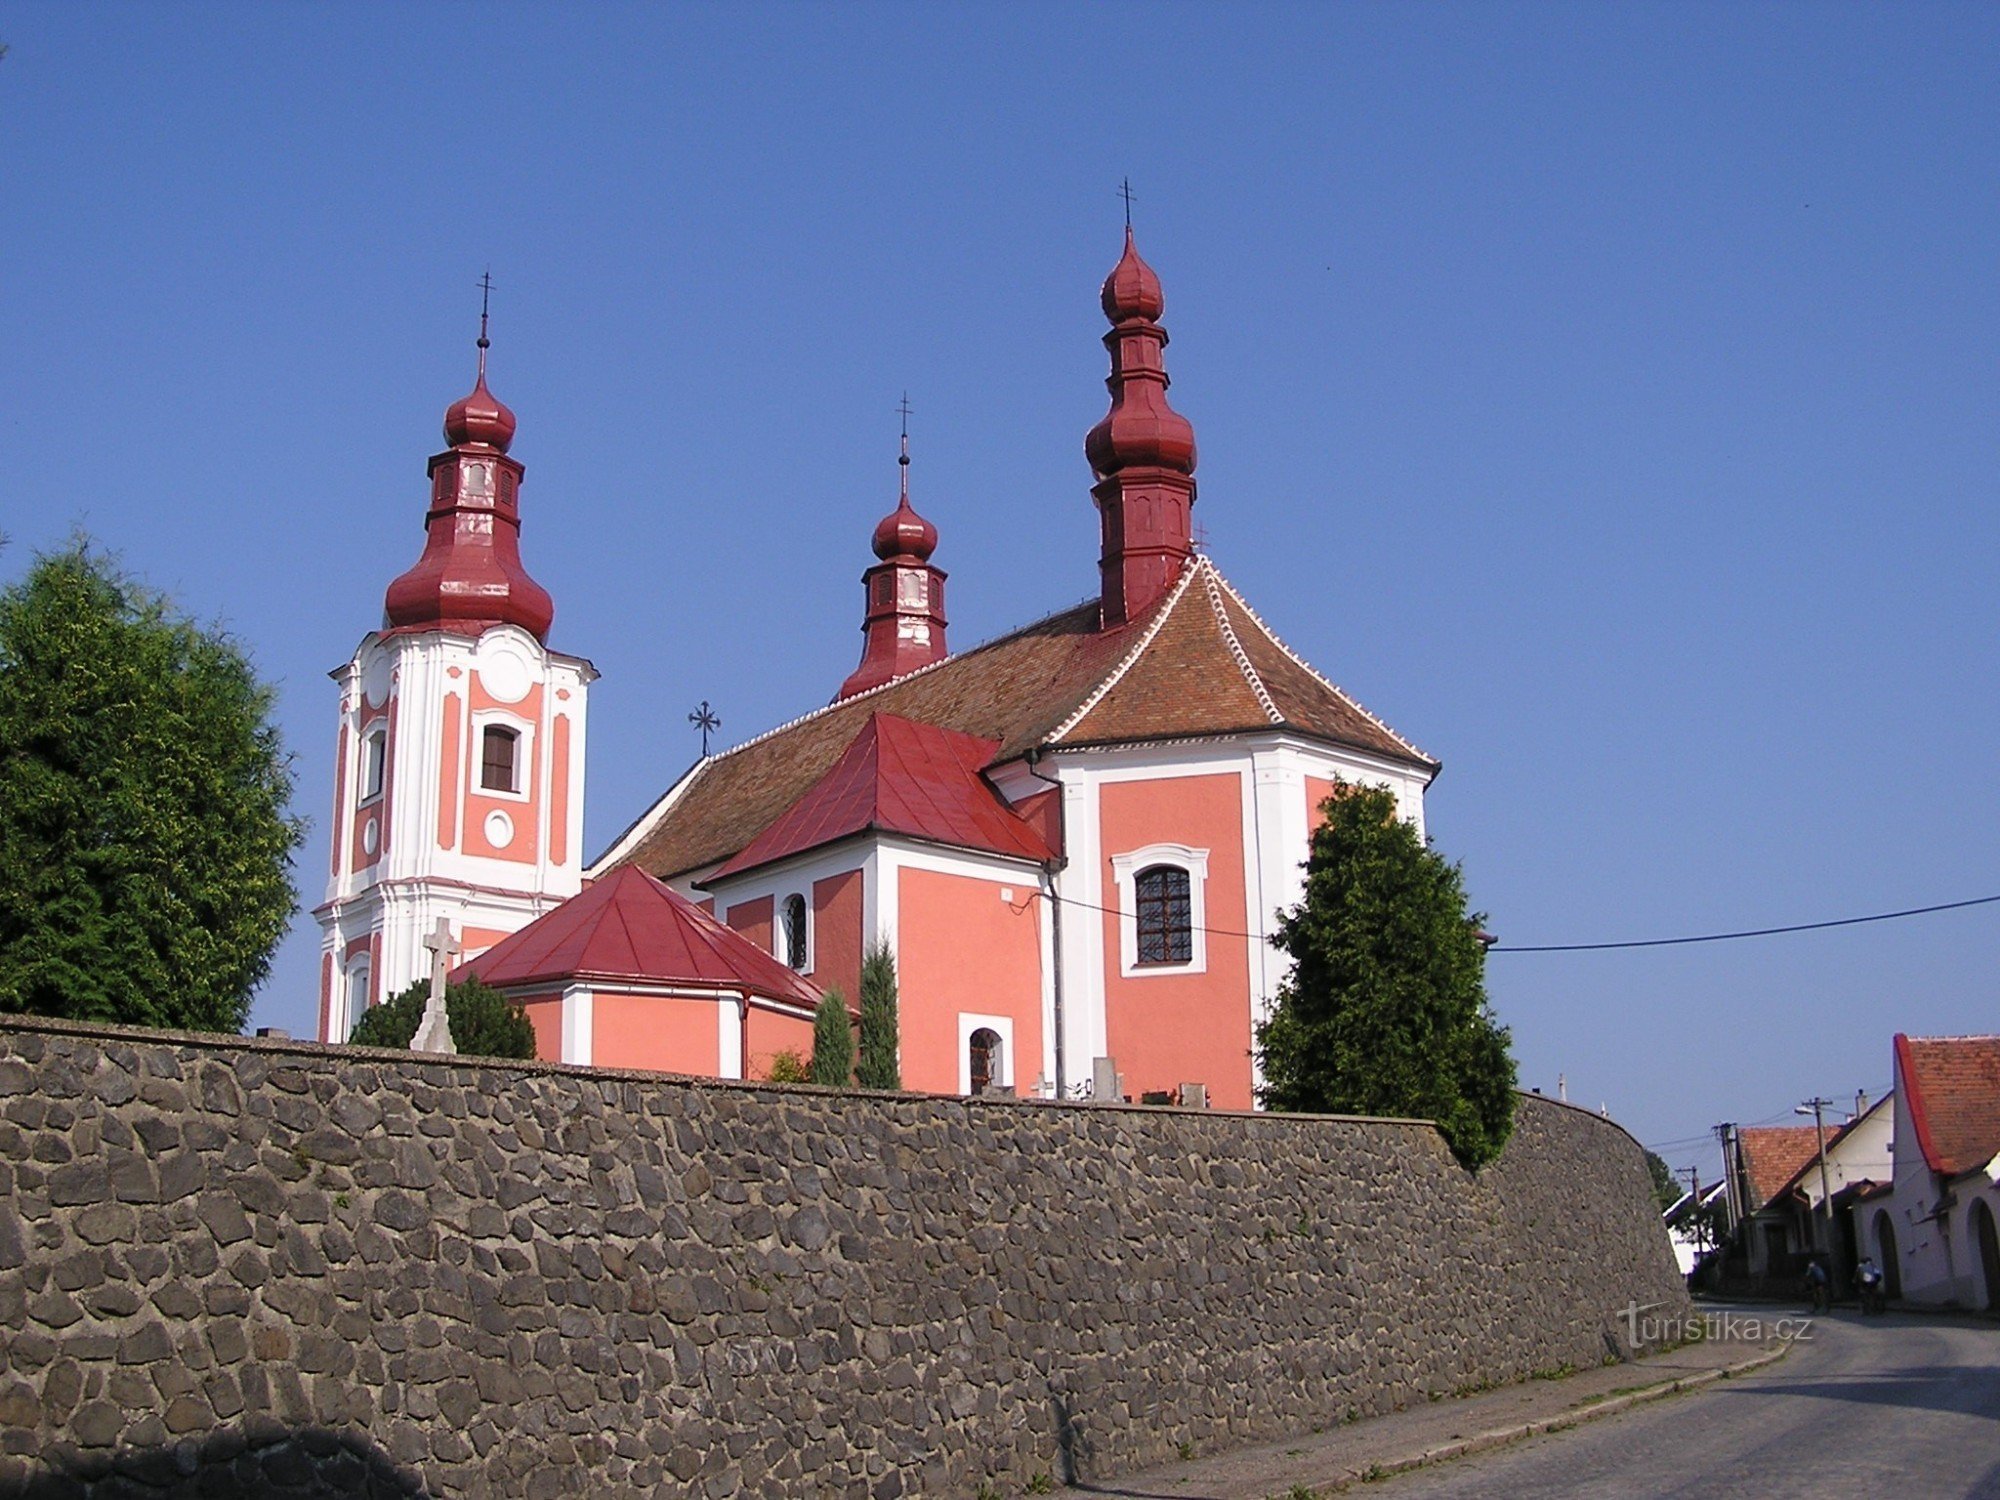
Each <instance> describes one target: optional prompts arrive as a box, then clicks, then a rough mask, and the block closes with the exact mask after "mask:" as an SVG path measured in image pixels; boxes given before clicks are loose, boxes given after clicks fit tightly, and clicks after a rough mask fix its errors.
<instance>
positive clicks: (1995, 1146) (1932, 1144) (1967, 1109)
mask: <svg viewBox="0 0 2000 1500" xmlns="http://www.w3.org/2000/svg"><path fill="white" fill-rule="evenodd" d="M1896 1073H1897V1075H1898V1080H1899V1081H1898V1084H1897V1087H1899V1088H1900V1089H1902V1091H1903V1098H1904V1100H1905V1101H1906V1102H1907V1103H1908V1105H1909V1109H1910V1122H1911V1124H1913V1125H1914V1126H1915V1127H1916V1132H1917V1145H1918V1146H1919V1147H1920V1148H1921V1149H1922V1151H1923V1153H1924V1161H1925V1162H1926V1163H1927V1164H1928V1165H1929V1167H1930V1169H1931V1170H1932V1171H1933V1172H1938V1173H1941V1174H1942V1175H1944V1176H1946V1177H1956V1176H1958V1175H1959V1174H1960V1173H1961V1172H1970V1171H1972V1170H1973V1169H1974V1168H1977V1167H1983V1166H1985V1165H1986V1164H1987V1163H1988V1162H1990V1161H1991V1160H1993V1158H1994V1157H1995V1156H2000V1036H1904V1035H1902V1034H1901V1033H1898V1034H1897V1036H1896Z"/></svg>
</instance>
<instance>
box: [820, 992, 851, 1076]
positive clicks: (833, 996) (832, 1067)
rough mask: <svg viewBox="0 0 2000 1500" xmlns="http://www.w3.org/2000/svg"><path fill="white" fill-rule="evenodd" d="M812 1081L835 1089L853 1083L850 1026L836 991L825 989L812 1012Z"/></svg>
mask: <svg viewBox="0 0 2000 1500" xmlns="http://www.w3.org/2000/svg"><path fill="white" fill-rule="evenodd" d="M812 1081H813V1082H814V1083H823V1084H826V1085H828V1086H829V1087H831V1088H837V1089H844V1088H850V1087H852V1086H853V1083H854V1023H853V1022H851V1021H849V1020H848V1018H847V997H846V996H844V995H842V994H841V993H840V991H839V990H828V991H827V992H826V998H825V999H823V1000H821V1001H820V1003H819V1009H818V1010H816V1011H814V1012H813V1055H812Z"/></svg>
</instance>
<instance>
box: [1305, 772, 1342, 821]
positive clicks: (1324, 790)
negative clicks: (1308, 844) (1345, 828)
mask: <svg viewBox="0 0 2000 1500" xmlns="http://www.w3.org/2000/svg"><path fill="white" fill-rule="evenodd" d="M1339 785H1340V783H1339V782H1337V781H1322V780H1320V778H1319V777H1317V776H1308V777H1307V778H1306V833H1307V835H1308V836H1311V835H1312V834H1314V833H1317V832H1318V831H1319V825H1320V824H1322V823H1324V822H1325V821H1326V814H1325V813H1323V812H1321V811H1320V810H1319V805H1320V804H1321V803H1322V802H1324V801H1326V799H1327V798H1329V797H1331V796H1332V795H1333V791H1334V788H1335V787H1337V786H1339Z"/></svg>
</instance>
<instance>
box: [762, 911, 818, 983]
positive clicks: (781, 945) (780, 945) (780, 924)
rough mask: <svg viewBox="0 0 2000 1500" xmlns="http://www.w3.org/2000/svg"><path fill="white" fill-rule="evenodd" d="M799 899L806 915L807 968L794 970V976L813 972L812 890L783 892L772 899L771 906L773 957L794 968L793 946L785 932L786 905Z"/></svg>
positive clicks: (788, 967) (787, 966)
mask: <svg viewBox="0 0 2000 1500" xmlns="http://www.w3.org/2000/svg"><path fill="white" fill-rule="evenodd" d="M795 896H796V897H797V898H798V900H799V902H800V905H801V910H802V911H803V912H804V914H805V924H806V931H805V939H806V941H805V959H806V961H805V967H804V968H802V969H792V972H793V973H794V974H810V973H812V971H813V902H812V892H811V891H810V890H804V891H798V890H792V891H781V892H779V894H778V895H777V896H775V897H774V898H772V904H771V956H772V957H773V958H775V959H777V961H778V962H779V963H781V964H783V965H784V966H785V967H786V968H787V969H791V968H792V956H791V945H790V943H789V942H788V941H787V935H786V932H785V903H786V902H787V901H790V900H791V899H792V898H793V897H795Z"/></svg>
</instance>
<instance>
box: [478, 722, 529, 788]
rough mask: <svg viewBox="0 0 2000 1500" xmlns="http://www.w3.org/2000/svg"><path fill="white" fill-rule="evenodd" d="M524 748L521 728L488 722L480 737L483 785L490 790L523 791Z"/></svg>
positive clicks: (480, 775)
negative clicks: (521, 789)
mask: <svg viewBox="0 0 2000 1500" xmlns="http://www.w3.org/2000/svg"><path fill="white" fill-rule="evenodd" d="M520 751H521V736H520V733H519V732H518V731H516V730H512V729H508V728H505V727H503V726H502V725H499V724H489V725H487V726H486V732H485V733H484V734H483V735H481V736H480V740H479V785H480V786H481V787H482V788H483V789H484V790H486V791H489V792H516V791H519V790H520V782H519V776H520V765H519V760H520Z"/></svg>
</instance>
